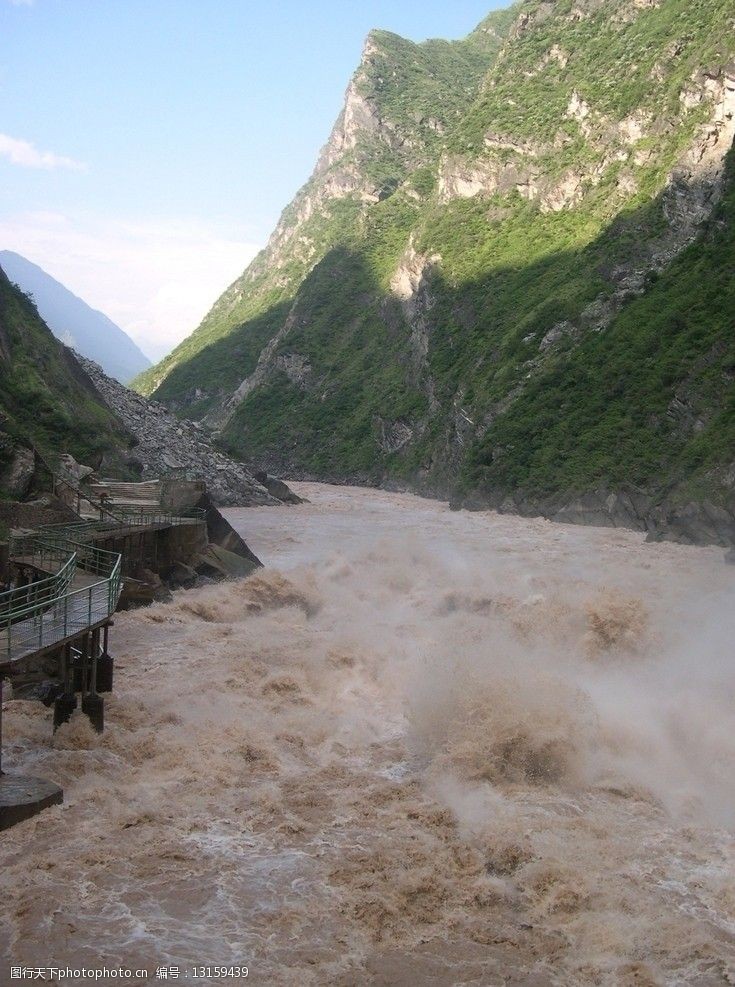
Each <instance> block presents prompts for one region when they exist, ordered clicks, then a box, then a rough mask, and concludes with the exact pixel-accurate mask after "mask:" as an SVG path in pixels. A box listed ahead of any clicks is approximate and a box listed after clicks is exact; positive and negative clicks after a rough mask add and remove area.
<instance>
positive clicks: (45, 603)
mask: <svg viewBox="0 0 735 987" xmlns="http://www.w3.org/2000/svg"><path fill="white" fill-rule="evenodd" d="M10 554H11V560H12V561H15V562H16V564H18V565H21V566H23V565H32V566H34V567H38V568H40V569H42V570H43V567H44V566H50V565H57V564H58V565H60V568H59V569H58V571H57V572H56V573H55V574H53V575H52V576H49V577H48V578H45V579H41V580H38V581H37V582H35V583H30V584H29V585H27V586H25V587H18V588H16V589H12V590H10V591H8V592H7V593H3V594H0V660H2V659H4V660H5V661H8V662H10V661H16V660H19V659H20V658H23V657H26V656H27V655H29V654H33V653H34V652H35V651H40V650H42V649H44V648H48V647H51V646H53V645H54V644H56V643H57V642H61V641H64V640H65V639H67V638H69V637H72V636H74V635H75V634H77V633H80V632H82V631H84V630H85V628H87V627H92V626H94V625H96V624H99V623H101V622H102V621H104V620H105V619H106V618H108V617H111V616H112V614H113V613H114V612H115V610H116V608H117V604H118V600H119V598H120V590H121V585H122V583H121V561H122V560H121V556H120V555H119V554H118V553H117V552H106V551H104V550H103V549H100V548H95V547H94V546H93V545H89V544H84V543H82V542H74V541H71V540H69V539H67V538H64V537H62V536H58V537H47V536H46V535H45V534H44V535H42V536H36V537H33V536H31V537H28V536H26V537H23V538H16V539H13V540H12V541H11V546H10ZM80 570H81V572H84V573H87V574H88V575H89V576H92V577H93V578H94V581H93V582H91V583H88V584H87V585H86V586H78V587H77V588H74V587H73V580H74V579H75V577H77V581H78V577H79V571H80Z"/></svg>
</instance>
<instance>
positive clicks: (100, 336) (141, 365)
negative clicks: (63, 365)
mask: <svg viewBox="0 0 735 987" xmlns="http://www.w3.org/2000/svg"><path fill="white" fill-rule="evenodd" d="M0 265H2V267H3V269H4V271H5V273H6V274H7V276H8V277H9V278H10V280H11V281H13V282H14V283H15V284H17V285H18V286H19V287H20V288H22V290H23V291H25V292H28V293H29V294H31V295H32V296H33V299H34V301H35V303H36V305H37V307H38V311H39V313H40V315H41V317H42V318H43V320H44V321H45V322H46V324H47V325H48V327H49V328H50V329H51V331H52V332H53V334H54V335H55V336H56V338H57V339H60V340H61V342H62V343H65V344H66V345H67V346H70V347H71V348H72V349H75V350H77V351H78V352H79V353H81V354H82V355H83V356H86V357H88V358H89V359H90V360H94V361H95V362H96V363H99V365H100V366H101V367H102V368H103V369H104V370H105V371H106V372H107V373H108V374H109V375H110V376H111V377H114V378H115V379H116V380H119V381H120V382H121V383H123V384H126V383H128V381H130V380H132V379H133V377H135V376H136V374H139V373H141V372H142V371H143V370H146V369H147V368H148V367H150V365H151V361H150V360H149V359H148V357H147V356H145V354H144V353H142V352H141V350H139V349H138V347H137V346H136V345H135V343H134V342H133V341H132V339H131V338H130V337H129V336H127V335H126V334H125V333H124V332H123V330H122V329H121V328H120V327H119V326H117V325H115V323H114V322H113V321H112V320H111V319H108V318H107V316H106V315H104V314H103V313H102V312H98V311H97V310H96V309H93V308H90V306H89V305H87V303H86V302H84V301H82V299H81V298H77V296H76V295H74V294H72V292H71V291H69V289H68V288H65V287H64V285H62V284H60V283H59V282H58V281H56V280H54V278H52V277H51V276H50V275H49V274H46V272H45V271H44V270H43V269H42V268H40V267H38V265H36V264H32V263H31V261H29V260H26V258H25V257H21V256H20V254H16V253H13V252H12V251H11V250H0Z"/></svg>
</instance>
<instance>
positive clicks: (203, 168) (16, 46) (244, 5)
mask: <svg viewBox="0 0 735 987" xmlns="http://www.w3.org/2000/svg"><path fill="white" fill-rule="evenodd" d="M506 5H507V3H506V2H505V0H452V2H451V3H447V2H446V0H424V2H423V3H422V4H420V5H419V4H416V3H415V2H411V0H362V2H360V3H356V4H350V3H345V2H344V0H312V2H306V0H275V2H271V3H266V4H263V3H255V2H251V0H207V2H203V0H0V249H8V250H15V251H16V252H17V253H20V254H23V255H24V256H25V257H27V258H28V259H29V260H31V261H33V262H34V263H36V264H39V265H40V266H41V267H43V268H44V269H45V270H46V271H48V273H49V274H51V275H52V276H53V277H55V278H57V279H58V280H59V281H61V282H62V283H64V284H65V285H66V286H67V287H68V288H70V289H71V290H72V291H74V292H75V293H76V294H78V295H80V296H81V297H82V298H83V299H84V300H85V301H87V302H88V303H89V304H91V305H93V306H94V307H96V308H99V309H101V310H102V311H103V312H104V313H105V314H106V315H108V316H110V318H112V319H113V320H114V321H115V322H117V323H118V324H119V325H121V326H122V327H123V328H124V329H125V330H126V332H128V333H129V334H130V335H131V336H132V337H133V338H134V339H135V341H136V342H137V343H138V345H139V346H141V348H142V349H143V350H144V352H146V353H147V354H148V355H149V356H150V357H151V358H153V359H157V358H159V357H161V356H163V355H164V354H165V353H166V352H168V351H169V350H170V349H171V347H172V346H174V345H175V344H176V343H177V342H179V340H181V339H182V338H183V337H184V336H186V335H188V334H189V333H190V332H191V331H192V330H193V329H194V328H195V327H196V325H197V324H198V323H199V321H200V319H201V318H202V316H203V315H204V314H205V313H206V311H207V310H208V309H209V307H210V306H211V305H212V303H213V302H214V301H215V300H216V298H217V296H218V295H219V293H220V292H221V291H222V290H223V289H224V288H225V287H226V286H227V285H228V284H229V283H231V282H232V281H233V280H234V278H235V277H237V276H238V275H239V274H240V273H241V272H242V270H243V269H244V268H245V266H246V265H247V264H248V263H249V261H250V260H251V259H252V257H253V256H254V255H255V253H256V252H257V250H258V249H259V248H260V247H262V246H263V245H264V244H265V242H266V240H267V238H268V235H269V233H270V231H271V230H272V229H273V227H274V226H275V224H276V221H277V219H278V215H279V213H280V211H281V209H282V208H283V207H284V206H285V205H286V204H287V203H288V201H289V200H290V199H291V198H292V197H293V195H294V193H295V192H296V190H297V189H298V188H299V187H300V186H301V185H302V184H303V183H304V181H306V179H307V178H308V176H309V174H310V173H311V170H312V168H313V166H314V163H315V161H316V157H317V154H318V152H319V149H320V147H321V146H322V145H323V144H324V142H325V141H326V139H327V137H328V136H329V131H330V129H331V126H332V124H333V122H334V120H335V118H336V117H337V114H338V113H339V110H340V108H341V105H342V98H343V95H344V90H345V88H346V86H347V83H348V81H349V78H350V76H351V74H352V72H353V71H354V69H355V68H356V66H357V64H358V61H359V57H360V51H361V48H362V44H363V41H364V38H365V36H366V34H367V33H368V31H369V30H370V29H371V28H384V29H386V30H390V31H395V32H396V33H397V34H401V35H403V36H404V37H409V38H411V39H412V40H414V41H420V40H423V39H424V38H427V37H444V38H458V37H462V36H464V35H465V34H467V33H468V32H469V31H471V30H472V28H473V27H475V25H476V24H477V23H478V22H479V21H480V20H481V19H482V18H483V17H484V16H485V15H486V14H487V13H488V12H489V11H490V10H493V9H497V8H499V7H503V6H506Z"/></svg>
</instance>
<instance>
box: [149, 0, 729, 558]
mask: <svg viewBox="0 0 735 987" xmlns="http://www.w3.org/2000/svg"><path fill="white" fill-rule="evenodd" d="M734 20H735V17H734V12H733V10H732V8H731V5H730V4H729V3H728V2H725V0H694V2H684V0H664V2H658V0H579V2H571V0H557V2H555V3H551V2H541V0H526V2H523V3H520V4H517V5H516V6H515V7H513V8H511V9H510V10H509V11H503V12H498V13H497V14H493V15H491V16H490V17H489V18H487V19H486V20H485V21H484V22H483V23H482V24H481V25H480V26H479V27H478V29H477V30H476V31H475V32H473V34H472V35H470V36H469V37H468V38H467V39H466V40H465V41H463V42H452V43H446V42H427V43H425V44H423V45H414V44H412V43H410V42H407V41H404V40H403V39H400V38H397V37H396V36H394V35H390V34H387V33H386V32H373V33H372V34H371V35H370V37H369V38H368V41H367V43H366V46H365V49H364V52H363V57H362V61H361V64H360V66H359V68H358V70H357V72H356V74H355V76H354V78H353V80H352V81H351V83H350V86H349V88H348V91H347V95H346V100H345V106H344V110H343V112H342V114H341V115H340V118H339V119H338V121H337V123H336V124H335V127H334V129H333V132H332V134H331V136H330V139H329V141H328V143H327V145H326V147H325V148H324V150H323V152H322V154H321V156H320V159H319V161H318V163H317V166H316V169H315V171H314V174H313V175H312V177H311V179H310V180H309V182H308V183H307V185H306V186H305V187H304V189H302V190H301V191H300V192H299V193H298V195H297V196H296V198H295V200H294V202H293V203H292V204H291V205H290V206H289V207H288V208H287V209H286V210H285V211H284V214H283V216H282V218H281V221H280V223H279V225H278V227H277V229H276V230H275V231H274V234H273V236H272V237H271V240H270V242H269V244H268V246H267V248H266V250H265V251H264V252H263V253H262V254H261V255H260V256H259V257H258V258H256V260H255V261H254V262H253V264H252V265H251V266H250V268H249V269H248V270H247V271H246V272H245V273H244V275H243V276H242V278H240V279H239V280H238V281H237V282H236V283H235V284H234V285H233V286H232V287H231V288H230V289H229V290H228V291H227V292H226V293H225V295H223V297H222V298H221V299H220V300H219V301H218V303H217V304H216V305H215V307H214V308H213V310H212V312H211V313H210V315H209V316H208V317H207V318H206V319H205V321H204V323H203V324H202V326H201V327H200V329H199V330H197V332H196V333H195V334H194V335H193V336H192V337H190V339H189V340H187V341H185V342H184V343H183V344H182V345H181V346H180V347H179V348H178V349H177V350H176V351H174V353H173V354H172V355H171V356H170V357H169V358H167V360H165V361H164V362H163V363H162V364H161V365H159V367H158V368H154V370H153V371H151V372H150V373H149V374H147V375H145V376H144V378H143V379H142V380H141V381H140V386H141V387H142V388H143V389H144V390H150V389H152V388H153V387H157V391H156V396H157V397H158V398H159V399H160V400H162V401H164V402H166V403H167V404H169V405H170V406H171V407H172V408H174V409H176V410H177V411H179V412H180V413H182V414H183V413H185V414H186V415H187V416H190V417H196V418H201V419H202V420H203V422H204V424H205V425H208V426H209V427H210V428H213V429H215V430H216V431H217V432H218V433H219V435H220V440H221V441H222V442H223V443H224V444H225V445H226V446H227V447H229V448H231V449H232V450H234V451H236V452H238V453H240V454H242V453H245V454H246V455H249V456H253V457H256V458H258V459H260V460H261V461H265V462H269V463H272V464H275V465H277V466H278V467H279V468H280V469H281V470H285V471H287V472H289V473H290V474H291V475H311V476H316V477H321V478H329V479H358V480H360V481H362V482H373V483H398V484H408V485H411V486H414V487H417V488H418V489H421V490H424V491H427V492H430V493H438V494H441V495H450V496H452V497H454V499H455V501H456V502H464V503H468V504H477V503H491V504H494V505H496V506H499V507H501V508H502V509H506V510H521V511H523V512H527V513H534V512H541V513H546V514H549V515H551V516H563V517H567V518H569V519H574V520H583V519H585V518H588V519H592V520H595V521H600V520H603V521H607V522H608V523H625V524H634V525H637V526H641V527H645V528H648V529H649V530H650V531H651V532H652V533H653V534H654V535H658V534H663V535H665V536H674V537H683V538H692V539H694V540H712V541H720V542H723V543H728V542H729V541H731V540H732V539H733V531H734V530H735V529H734V528H733V525H732V516H733V482H732V476H733V472H734V469H733V449H735V427H734V426H733V378H732V368H733V365H735V354H734V353H733V335H734V334H733V332H732V316H731V312H732V310H733V301H735V299H734V298H733V276H732V251H733V240H732V235H731V233H732V222H733V198H732V164H731V163H730V165H729V166H728V160H729V159H728V157H727V155H728V151H729V149H730V147H731V146H732V142H733V136H734V135H735V63H734V62H733V56H734V55H735V43H734V42H733V38H734V37H735V31H734V30H733V29H734V28H735V24H734V23H733V22H734ZM730 162H731V159H730ZM728 313H730V314H728Z"/></svg>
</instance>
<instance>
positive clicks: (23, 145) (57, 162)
mask: <svg viewBox="0 0 735 987" xmlns="http://www.w3.org/2000/svg"><path fill="white" fill-rule="evenodd" d="M0 158H7V160H8V161H10V163H11V164H15V165H20V167H21V168H46V169H51V168H68V169H69V170H70V171H86V170H87V166H86V164H84V163H83V162H82V161H75V160H74V159H73V158H66V157H64V156H63V155H61V154H54V153H53V152H52V151H39V150H38V148H37V147H34V146H33V144H31V142H30V141H25V140H22V139H21V138H19V137H9V136H8V134H0Z"/></svg>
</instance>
